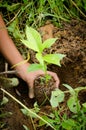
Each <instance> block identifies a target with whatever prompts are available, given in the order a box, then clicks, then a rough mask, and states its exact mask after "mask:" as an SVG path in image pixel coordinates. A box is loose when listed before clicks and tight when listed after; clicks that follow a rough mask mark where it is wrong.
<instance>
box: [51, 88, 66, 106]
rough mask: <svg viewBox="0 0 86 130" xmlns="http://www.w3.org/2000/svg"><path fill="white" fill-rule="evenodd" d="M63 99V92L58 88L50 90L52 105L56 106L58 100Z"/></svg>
mask: <svg viewBox="0 0 86 130" xmlns="http://www.w3.org/2000/svg"><path fill="white" fill-rule="evenodd" d="M62 101H64V92H63V91H61V90H60V89H56V90H54V91H52V94H51V98H50V103H51V106H52V107H57V106H58V105H59V103H60V102H62Z"/></svg>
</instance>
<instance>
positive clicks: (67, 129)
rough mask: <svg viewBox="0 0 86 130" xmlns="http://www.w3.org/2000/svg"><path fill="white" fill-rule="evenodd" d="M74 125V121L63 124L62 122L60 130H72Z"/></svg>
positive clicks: (70, 120)
mask: <svg viewBox="0 0 86 130" xmlns="http://www.w3.org/2000/svg"><path fill="white" fill-rule="evenodd" d="M75 125H76V124H75V121H74V120H72V119H68V120H64V122H62V128H64V129H66V130H72V128H73V127H74V126H75Z"/></svg>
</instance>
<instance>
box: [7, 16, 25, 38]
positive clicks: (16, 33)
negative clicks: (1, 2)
mask: <svg viewBox="0 0 86 130" xmlns="http://www.w3.org/2000/svg"><path fill="white" fill-rule="evenodd" d="M7 29H8V31H9V32H11V33H12V35H13V36H14V37H15V38H16V39H21V38H22V36H23V35H21V33H20V31H19V28H18V19H17V18H16V19H15V20H14V21H13V22H12V23H11V24H10V26H8V28H7Z"/></svg>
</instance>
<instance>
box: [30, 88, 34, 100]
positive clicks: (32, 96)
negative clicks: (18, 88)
mask: <svg viewBox="0 0 86 130" xmlns="http://www.w3.org/2000/svg"><path fill="white" fill-rule="evenodd" d="M29 98H34V88H33V87H29Z"/></svg>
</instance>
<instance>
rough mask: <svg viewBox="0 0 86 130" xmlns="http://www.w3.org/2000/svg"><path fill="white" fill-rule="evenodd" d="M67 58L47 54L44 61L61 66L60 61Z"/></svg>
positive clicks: (61, 55) (62, 55)
mask: <svg viewBox="0 0 86 130" xmlns="http://www.w3.org/2000/svg"><path fill="white" fill-rule="evenodd" d="M64 57H65V55H64V54H46V55H45V56H44V57H43V59H44V61H46V62H47V63H49V64H55V65H58V66H61V64H60V61H61V60H62V59H63V58H64Z"/></svg>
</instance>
